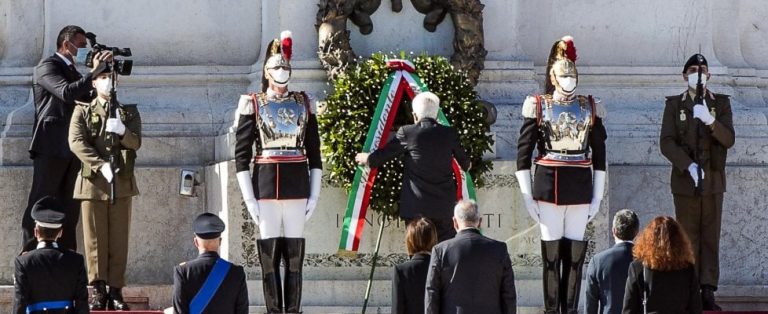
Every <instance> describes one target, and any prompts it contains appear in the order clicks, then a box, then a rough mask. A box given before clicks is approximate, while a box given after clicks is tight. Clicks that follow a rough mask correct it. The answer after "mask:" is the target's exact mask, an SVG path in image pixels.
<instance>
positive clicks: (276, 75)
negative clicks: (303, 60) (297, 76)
mask: <svg viewBox="0 0 768 314" xmlns="http://www.w3.org/2000/svg"><path fill="white" fill-rule="evenodd" d="M269 75H270V76H271V77H272V83H273V84H275V85H277V86H278V87H283V86H286V85H288V81H289V80H290V79H291V71H288V70H284V69H271V70H269Z"/></svg>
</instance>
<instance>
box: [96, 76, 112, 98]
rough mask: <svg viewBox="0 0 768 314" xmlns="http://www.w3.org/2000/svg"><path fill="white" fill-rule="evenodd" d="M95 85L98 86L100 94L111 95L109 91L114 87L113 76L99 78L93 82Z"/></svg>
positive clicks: (97, 89)
mask: <svg viewBox="0 0 768 314" xmlns="http://www.w3.org/2000/svg"><path fill="white" fill-rule="evenodd" d="M93 85H95V86H96V91H97V92H98V93H99V94H100V95H109V91H110V90H111V89H112V79H111V78H103V79H97V80H95V81H94V82H93Z"/></svg>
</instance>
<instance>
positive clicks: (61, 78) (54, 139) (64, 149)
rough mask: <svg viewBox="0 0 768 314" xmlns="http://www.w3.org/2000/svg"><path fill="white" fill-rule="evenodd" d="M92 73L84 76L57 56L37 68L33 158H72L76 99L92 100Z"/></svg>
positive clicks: (30, 150) (34, 87) (31, 155)
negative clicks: (69, 137) (71, 124)
mask: <svg viewBox="0 0 768 314" xmlns="http://www.w3.org/2000/svg"><path fill="white" fill-rule="evenodd" d="M91 82H92V76H91V73H90V72H88V74H86V75H85V76H81V75H80V73H78V72H77V71H76V70H73V69H70V68H69V67H68V66H67V64H66V63H64V60H62V59H61V57H59V56H58V55H55V54H54V55H53V56H51V57H49V58H48V59H45V60H43V61H41V62H40V64H38V65H37V67H35V73H34V80H33V85H32V90H33V91H34V94H35V124H34V129H33V130H32V131H33V132H34V133H33V135H32V143H31V144H30V146H29V154H30V157H32V158H35V156H36V155H46V156H50V157H55V158H73V157H74V155H72V152H70V151H69V142H68V141H67V135H68V134H69V121H70V119H71V118H72V112H73V111H74V110H75V100H79V101H84V102H90V100H91V99H93V97H92V95H91V91H92V90H93V85H92V84H91Z"/></svg>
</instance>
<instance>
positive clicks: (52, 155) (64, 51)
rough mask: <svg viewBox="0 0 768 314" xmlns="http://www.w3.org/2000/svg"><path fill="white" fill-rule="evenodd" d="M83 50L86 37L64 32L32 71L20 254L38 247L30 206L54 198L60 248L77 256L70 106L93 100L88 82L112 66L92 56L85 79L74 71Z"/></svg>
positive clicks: (107, 56) (76, 165)
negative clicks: (29, 165) (59, 208)
mask: <svg viewBox="0 0 768 314" xmlns="http://www.w3.org/2000/svg"><path fill="white" fill-rule="evenodd" d="M88 51H89V49H88V48H86V37H85V31H84V30H83V29H82V28H80V27H78V26H75V25H69V26H65V27H64V28H63V29H62V30H61V31H60V32H59V36H58V38H57V39H56V53H55V54H54V55H53V56H51V57H49V58H47V59H45V60H43V61H41V62H40V64H38V65H37V67H35V71H34V80H33V87H32V88H33V91H34V96H35V122H34V129H33V134H32V143H31V144H30V146H29V156H30V158H31V159H32V160H33V169H34V170H33V175H32V189H31V190H30V191H29V198H28V200H27V208H26V210H25V211H24V216H23V217H22V221H21V225H22V247H23V249H22V250H23V251H28V250H30V249H34V247H35V246H36V245H37V243H36V240H35V236H34V231H33V230H34V227H35V222H34V220H33V219H32V216H31V209H32V206H33V205H34V204H35V202H37V200H39V199H40V198H42V197H43V196H52V197H55V198H57V199H58V200H59V201H60V202H61V203H62V205H63V207H64V212H65V214H66V221H65V222H64V226H63V229H64V234H63V235H62V237H61V239H60V240H59V245H61V246H62V247H64V248H68V249H72V250H76V249H77V241H76V237H75V230H76V226H77V221H78V219H79V217H80V204H79V202H78V201H76V200H73V199H72V192H73V191H74V189H75V179H76V178H77V171H78V170H79V169H80V162H79V161H78V160H77V158H75V156H74V155H73V154H72V152H71V151H70V150H69V145H68V143H67V134H68V133H69V121H70V119H71V117H72V112H73V111H74V108H75V100H82V101H90V100H91V99H93V96H94V95H93V84H92V81H93V78H95V77H96V76H97V75H98V74H99V73H101V72H102V71H104V69H105V67H106V62H105V61H111V60H112V52H109V51H104V52H100V53H97V54H96V55H94V58H93V69H91V71H90V72H89V73H86V74H85V76H82V75H80V73H78V72H77V69H75V66H74V62H75V60H77V61H78V63H83V62H84V60H85V57H86V55H87V53H88Z"/></svg>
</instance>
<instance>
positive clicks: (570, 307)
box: [560, 240, 587, 314]
mask: <svg viewBox="0 0 768 314" xmlns="http://www.w3.org/2000/svg"><path fill="white" fill-rule="evenodd" d="M567 242H568V245H564V247H566V250H562V249H561V251H560V254H561V255H562V256H563V277H562V280H561V281H560V286H561V289H560V292H561V295H560V300H561V301H560V302H561V307H562V313H565V314H576V313H578V311H579V293H580V291H581V274H582V272H583V268H584V267H583V266H584V259H585V258H586V257H587V241H576V240H567ZM562 288H564V289H562Z"/></svg>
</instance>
